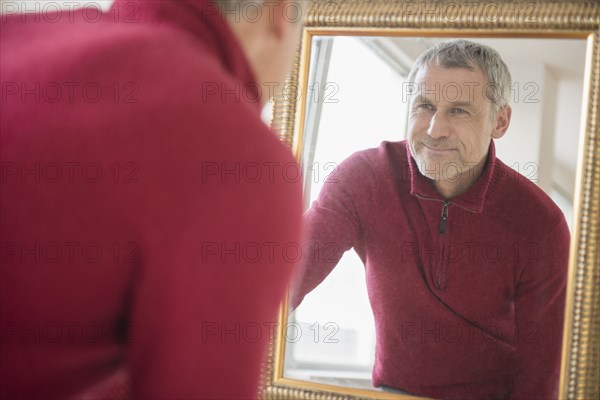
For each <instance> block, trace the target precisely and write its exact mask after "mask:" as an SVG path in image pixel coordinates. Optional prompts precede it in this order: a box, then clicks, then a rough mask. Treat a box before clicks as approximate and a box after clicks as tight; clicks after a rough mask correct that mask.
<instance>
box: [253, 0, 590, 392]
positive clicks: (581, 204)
mask: <svg viewBox="0 0 600 400" xmlns="http://www.w3.org/2000/svg"><path fill="white" fill-rule="evenodd" d="M450 3H452V4H454V5H455V8H454V9H452V8H451V7H450V6H449V4H450ZM461 3H464V5H465V6H466V5H467V3H468V5H469V7H470V9H469V11H470V12H469V13H468V14H466V13H464V14H461V13H460V11H459V8H458V7H456V6H457V5H458V6H460V5H461ZM435 4H437V6H440V5H444V4H445V5H447V6H448V7H447V8H446V14H445V18H440V17H439V15H436V14H435V13H431V11H430V10H431V8H432V7H435ZM490 4H493V6H494V7H496V8H497V10H498V12H497V13H496V15H498V16H499V17H498V18H494V19H490V18H485V14H484V13H485V10H486V7H488V9H489V7H490ZM425 10H429V11H428V12H424V11H425ZM452 10H454V11H455V14H452ZM315 35H321V36H327V35H342V36H356V35H361V36H375V35H378V36H381V35H385V36H435V37H441V36H447V37H453V36H454V37H455V36H462V37H526V38H579V39H585V40H587V51H586V68H585V78H584V89H585V94H584V98H583V103H582V105H583V110H582V123H581V137H582V139H581V140H580V148H579V159H578V164H577V178H576V179H577V181H576V192H575V200H574V209H575V214H574V230H573V235H572V240H571V247H570V259H569V283H568V287H567V298H566V313H565V325H564V339H563V356H562V368H561V378H560V391H559V398H561V399H598V398H600V3H599V2H598V1H595V0H591V1H568V0H560V1H548V2H546V1H539V0H538V1H520V2H518V1H506V2H504V1H503V2H496V3H492V2H490V1H483V0H472V1H471V0H468V1H467V0H457V1H452V2H449V3H445V2H440V1H436V2H434V1H429V0H419V1H416V0H412V1H404V0H333V1H323V0H319V1H315V2H313V4H312V7H311V8H310V11H309V12H308V13H307V15H306V18H305V27H304V30H303V37H302V41H301V43H300V46H299V48H298V52H297V54H296V58H295V62H294V69H293V72H292V75H291V76H290V78H289V80H288V85H287V88H288V89H289V90H287V92H286V97H285V98H283V97H281V98H278V99H275V104H274V109H273V119H272V126H273V128H274V129H275V130H276V131H277V132H278V133H279V134H280V138H281V140H282V141H284V142H285V143H287V144H288V145H289V146H290V147H291V148H292V150H293V152H294V155H295V156H296V159H297V160H300V154H301V150H302V139H303V131H304V126H303V124H304V110H305V104H306V96H303V95H301V94H300V93H298V87H300V88H306V87H307V82H308V66H309V65H310V56H311V54H310V49H311V41H312V38H313V36H315ZM287 314H288V310H287V299H286V301H285V302H284V303H283V305H282V307H281V311H280V316H279V325H278V327H279V331H278V332H277V334H276V335H275V336H274V337H273V338H272V340H271V344H270V348H269V357H268V360H267V364H266V365H265V367H264V369H263V383H264V385H263V387H262V389H261V392H260V397H261V398H262V399H331V400H337V399H351V398H353V399H354V398H379V399H386V398H389V399H392V398H394V399H400V398H404V399H409V398H416V397H411V396H401V395H397V394H391V393H379V392H375V391H367V390H362V389H351V388H341V387H337V386H330V385H325V384H318V383H313V382H304V381H296V380H292V379H287V378H284V376H283V355H284V348H285V343H284V340H283V339H282V338H283V337H285V336H284V331H283V330H284V327H285V325H286V321H287Z"/></svg>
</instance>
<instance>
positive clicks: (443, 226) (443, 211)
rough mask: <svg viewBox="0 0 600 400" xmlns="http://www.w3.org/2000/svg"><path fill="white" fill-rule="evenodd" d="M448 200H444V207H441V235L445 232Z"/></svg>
mask: <svg viewBox="0 0 600 400" xmlns="http://www.w3.org/2000/svg"><path fill="white" fill-rule="evenodd" d="M449 205H450V202H449V201H444V207H442V221H441V222H440V233H441V234H442V235H443V234H444V233H445V232H446V221H448V206H449Z"/></svg>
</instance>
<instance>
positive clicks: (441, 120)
mask: <svg viewBox="0 0 600 400" xmlns="http://www.w3.org/2000/svg"><path fill="white" fill-rule="evenodd" d="M427 134H428V135H429V136H431V137H432V138H434V139H437V138H441V137H446V136H449V135H450V122H449V121H448V117H446V116H445V115H443V114H442V113H440V112H439V111H438V112H436V113H435V114H433V116H432V117H431V120H429V128H428V129H427Z"/></svg>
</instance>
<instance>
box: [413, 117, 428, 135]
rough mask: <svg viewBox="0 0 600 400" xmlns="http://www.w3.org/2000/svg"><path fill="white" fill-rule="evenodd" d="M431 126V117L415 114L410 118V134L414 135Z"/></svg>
mask: <svg viewBox="0 0 600 400" xmlns="http://www.w3.org/2000/svg"><path fill="white" fill-rule="evenodd" d="M428 127H429V119H428V118H427V117H426V116H425V115H422V114H415V115H414V116H412V117H409V119H408V134H409V136H412V135H413V134H415V133H421V132H424V131H426V130H427V128H428Z"/></svg>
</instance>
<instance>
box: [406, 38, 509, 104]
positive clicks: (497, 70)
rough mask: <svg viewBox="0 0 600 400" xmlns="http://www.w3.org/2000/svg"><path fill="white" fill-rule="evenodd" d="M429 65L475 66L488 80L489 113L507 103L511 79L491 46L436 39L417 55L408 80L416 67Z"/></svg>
mask: <svg viewBox="0 0 600 400" xmlns="http://www.w3.org/2000/svg"><path fill="white" fill-rule="evenodd" d="M431 64H434V65H438V66H440V67H443V68H466V69H468V70H471V71H475V70H477V69H479V70H480V71H481V72H483V75H484V76H485V77H486V78H487V80H488V83H489V85H488V86H487V87H486V92H485V94H486V96H487V98H488V100H489V101H490V102H491V103H492V111H493V116H495V115H497V113H498V112H499V111H500V109H501V108H502V107H504V106H505V105H507V104H508V99H509V96H510V86H511V84H512V78H511V76H510V72H509V70H508V67H507V66H506V64H505V63H504V61H502V58H501V57H500V54H499V53H498V52H497V51H496V50H494V49H492V48H491V47H489V46H486V45H483V44H481V43H476V42H471V41H469V40H464V39H455V40H446V41H443V42H439V43H437V44H436V45H435V46H433V47H432V48H430V49H428V50H427V51H425V52H424V53H423V54H421V55H420V56H419V57H418V58H417V60H416V61H415V62H414V64H413V66H412V68H411V70H410V73H409V74H408V81H409V82H414V80H415V77H416V75H417V73H418V72H419V70H421V69H422V68H423V67H425V66H427V65H431Z"/></svg>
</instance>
